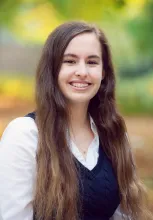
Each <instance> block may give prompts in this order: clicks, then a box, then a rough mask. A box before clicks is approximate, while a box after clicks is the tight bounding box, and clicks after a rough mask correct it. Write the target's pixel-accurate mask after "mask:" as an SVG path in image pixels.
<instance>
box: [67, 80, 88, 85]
mask: <svg viewBox="0 0 153 220" xmlns="http://www.w3.org/2000/svg"><path fill="white" fill-rule="evenodd" d="M71 83H80V84H89V85H91V83H90V82H88V81H81V80H73V81H70V82H69V84H71Z"/></svg>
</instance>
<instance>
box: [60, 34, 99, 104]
mask: <svg viewBox="0 0 153 220" xmlns="http://www.w3.org/2000/svg"><path fill="white" fill-rule="evenodd" d="M102 72H103V71H102V54H101V46H100V42H99V40H98V39H97V37H96V35H95V34H94V33H83V34H80V35H78V36H76V37H74V38H73V39H72V40H71V41H70V43H69V44H68V46H67V48H66V50H65V53H64V56H63V60H62V66H61V69H60V72H59V76H58V85H59V88H60V90H61V92H62V93H63V95H64V96H65V98H66V99H67V100H68V102H69V103H80V102H81V103H82V102H83V103H85V104H89V101H90V100H91V99H92V98H93V97H94V96H95V95H96V93H97V92H98V90H99V87H100V84H101V80H102V78H103V74H102Z"/></svg>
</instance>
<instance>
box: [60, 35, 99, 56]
mask: <svg viewBox="0 0 153 220" xmlns="http://www.w3.org/2000/svg"><path fill="white" fill-rule="evenodd" d="M67 53H73V54H76V55H85V56H89V55H93V54H94V55H98V56H100V55H101V45H100V42H99V40H98V38H97V36H96V35H95V34H94V33H83V34H80V35H78V36H76V37H74V38H73V39H72V40H71V41H70V43H69V44H68V46H67V48H66V50H65V53H64V54H67Z"/></svg>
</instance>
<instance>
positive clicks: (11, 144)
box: [0, 117, 122, 220]
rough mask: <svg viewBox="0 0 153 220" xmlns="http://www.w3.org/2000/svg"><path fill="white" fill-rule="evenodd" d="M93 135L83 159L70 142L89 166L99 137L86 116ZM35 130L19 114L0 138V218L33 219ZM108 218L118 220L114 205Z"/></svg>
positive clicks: (76, 153)
mask: <svg viewBox="0 0 153 220" xmlns="http://www.w3.org/2000/svg"><path fill="white" fill-rule="evenodd" d="M90 125H91V129H92V131H93V133H94V139H93V141H92V143H91V144H90V146H89V149H88V152H87V156H86V159H84V157H83V155H82V154H81V152H80V151H79V150H78V148H77V146H76V145H75V144H74V143H73V142H71V144H70V145H71V150H72V153H73V154H74V156H75V157H76V158H77V159H78V160H79V161H80V162H81V163H82V164H83V165H84V166H86V167H87V168H88V169H89V170H91V169H93V167H94V166H95V165H96V164H97V160H98V156H99V154H98V148H99V137H98V134H97V130H96V126H95V124H94V122H93V120H92V119H91V118H90ZM37 144H38V130H37V126H36V124H35V122H34V120H33V119H32V118H30V117H20V118H17V119H14V120H13V121H12V122H10V123H9V125H8V126H7V128H6V129H5V131H4V133H3V136H2V138H1V142H0V220H33V208H32V207H33V206H32V201H33V198H34V185H35V180H36V152H37ZM111 219H112V220H121V219H122V217H121V212H120V210H119V207H118V209H117V210H116V212H115V213H114V215H113V217H112V218H111Z"/></svg>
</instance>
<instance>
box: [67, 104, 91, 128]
mask: <svg viewBox="0 0 153 220" xmlns="http://www.w3.org/2000/svg"><path fill="white" fill-rule="evenodd" d="M69 112H70V115H69V123H70V130H73V131H76V130H78V129H80V128H82V127H85V126H87V125H88V124H89V118H88V105H87V104H83V103H79V104H77V105H75V104H73V105H71V106H69Z"/></svg>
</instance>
